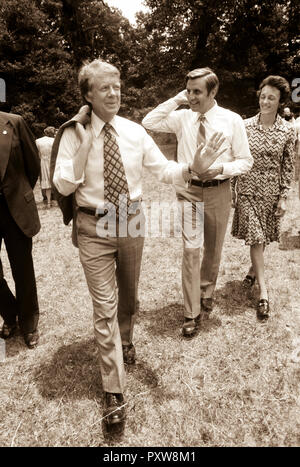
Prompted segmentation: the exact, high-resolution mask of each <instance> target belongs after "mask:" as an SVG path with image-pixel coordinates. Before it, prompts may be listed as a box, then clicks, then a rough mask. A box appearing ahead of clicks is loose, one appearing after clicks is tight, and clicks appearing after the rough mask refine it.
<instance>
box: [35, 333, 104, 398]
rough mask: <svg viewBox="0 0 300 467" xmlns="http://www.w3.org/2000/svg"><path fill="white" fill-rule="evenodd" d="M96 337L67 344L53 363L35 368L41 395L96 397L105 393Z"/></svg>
mask: <svg viewBox="0 0 300 467" xmlns="http://www.w3.org/2000/svg"><path fill="white" fill-rule="evenodd" d="M97 355H98V354H97V345H96V343H95V341H94V339H89V340H87V341H83V342H75V343H73V344H69V345H63V346H62V347H60V348H59V349H58V350H57V352H56V353H55V354H54V356H53V358H52V360H51V361H50V362H44V363H42V364H41V365H40V366H39V367H37V369H36V371H35V378H36V382H37V386H38V389H39V391H40V393H41V395H42V396H43V397H44V398H46V399H61V398H63V397H67V398H70V399H83V398H88V399H94V398H99V397H101V396H102V389H101V382H100V381H101V380H100V370H99V363H98V358H97Z"/></svg>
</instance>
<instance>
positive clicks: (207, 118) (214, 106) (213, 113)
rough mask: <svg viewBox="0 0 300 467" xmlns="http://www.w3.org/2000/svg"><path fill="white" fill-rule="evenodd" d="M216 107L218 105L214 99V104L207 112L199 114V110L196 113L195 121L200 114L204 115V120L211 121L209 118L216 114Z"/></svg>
mask: <svg viewBox="0 0 300 467" xmlns="http://www.w3.org/2000/svg"><path fill="white" fill-rule="evenodd" d="M218 107H219V106H218V104H217V101H216V100H215V99H214V105H213V106H212V107H211V108H210V109H209V110H208V111H207V112H205V113H204V114H201V113H200V112H197V113H196V116H195V121H196V122H198V120H199V117H200V115H204V117H205V118H206V120H207V121H208V122H209V123H211V120H212V119H213V117H214V115H215V114H216V112H217V110H218Z"/></svg>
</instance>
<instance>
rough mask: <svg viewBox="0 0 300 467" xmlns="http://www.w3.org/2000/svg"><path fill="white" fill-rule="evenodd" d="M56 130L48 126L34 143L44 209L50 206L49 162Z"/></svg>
mask: <svg viewBox="0 0 300 467" xmlns="http://www.w3.org/2000/svg"><path fill="white" fill-rule="evenodd" d="M55 133H56V129H55V128H54V127H53V126H48V127H47V128H45V129H44V135H45V136H42V137H41V138H38V139H37V140H36V141H35V142H36V145H37V148H38V151H39V155H40V160H41V174H40V181H41V189H42V195H43V198H44V196H45V197H46V200H45V201H46V203H47V204H46V207H47V208H48V209H50V207H51V206H52V201H51V182H50V160H51V150H52V146H53V142H54V136H55Z"/></svg>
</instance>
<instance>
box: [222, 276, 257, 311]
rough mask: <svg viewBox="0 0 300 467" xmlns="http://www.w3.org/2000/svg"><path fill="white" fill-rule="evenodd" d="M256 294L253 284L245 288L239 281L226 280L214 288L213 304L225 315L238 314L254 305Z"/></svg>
mask: <svg viewBox="0 0 300 467" xmlns="http://www.w3.org/2000/svg"><path fill="white" fill-rule="evenodd" d="M256 295H257V291H256V287H255V286H254V287H252V288H250V289H245V288H243V287H242V283H241V281H228V282H226V284H225V285H224V286H223V287H221V288H220V289H217V290H216V294H215V305H216V306H217V307H218V308H219V309H220V310H221V311H223V312H224V313H225V314H227V315H240V314H244V313H245V311H246V310H247V309H248V308H253V307H255V304H256V300H257V299H256Z"/></svg>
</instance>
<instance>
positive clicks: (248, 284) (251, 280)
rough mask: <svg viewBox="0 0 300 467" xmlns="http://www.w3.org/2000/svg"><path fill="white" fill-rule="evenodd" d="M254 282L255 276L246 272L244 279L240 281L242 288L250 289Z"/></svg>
mask: <svg viewBox="0 0 300 467" xmlns="http://www.w3.org/2000/svg"><path fill="white" fill-rule="evenodd" d="M254 282H255V276H250V274H247V275H246V277H245V278H244V280H243V281H242V286H243V287H244V289H251V287H253V285H254Z"/></svg>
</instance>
